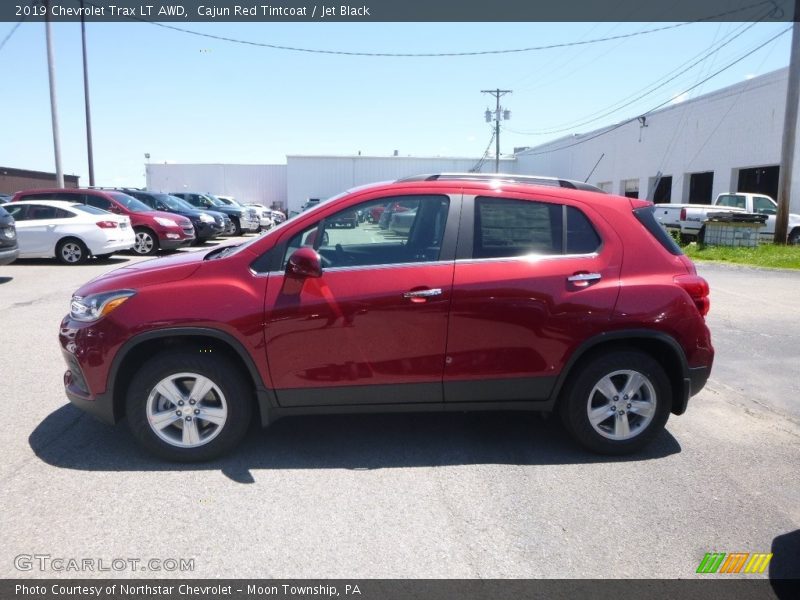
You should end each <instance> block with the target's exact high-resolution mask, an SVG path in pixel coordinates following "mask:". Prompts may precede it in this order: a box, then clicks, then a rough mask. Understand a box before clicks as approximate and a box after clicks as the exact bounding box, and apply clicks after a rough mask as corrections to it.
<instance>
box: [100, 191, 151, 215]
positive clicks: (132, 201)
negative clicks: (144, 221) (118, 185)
mask: <svg viewBox="0 0 800 600" xmlns="http://www.w3.org/2000/svg"><path fill="white" fill-rule="evenodd" d="M106 193H107V194H108V195H109V196H111V197H112V198H113V199H114V200H116V201H117V202H119V203H120V204H121V205H122V206H124V207H125V208H127V209H128V210H132V211H135V212H150V211H152V210H153V209H152V208H150V207H149V206H147V204H145V203H144V202H142V201H141V200H137V199H136V198H134V197H133V196H128V194H123V193H122V192H106Z"/></svg>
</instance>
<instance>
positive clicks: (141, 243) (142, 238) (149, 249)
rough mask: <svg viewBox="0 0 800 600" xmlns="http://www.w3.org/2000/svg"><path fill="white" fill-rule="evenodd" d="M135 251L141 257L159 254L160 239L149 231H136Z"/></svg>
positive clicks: (140, 229) (142, 229)
mask: <svg viewBox="0 0 800 600" xmlns="http://www.w3.org/2000/svg"><path fill="white" fill-rule="evenodd" d="M133 251H134V253H135V254H138V255H139V256H149V255H151V254H155V253H156V252H158V237H156V234H155V233H153V232H152V231H150V230H149V229H144V228H139V229H137V230H136V242H135V243H134V245H133Z"/></svg>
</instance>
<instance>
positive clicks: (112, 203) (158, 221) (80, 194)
mask: <svg viewBox="0 0 800 600" xmlns="http://www.w3.org/2000/svg"><path fill="white" fill-rule="evenodd" d="M44 199H47V200H68V201H69V202H82V203H83V204H90V205H91V206H94V207H96V208H100V209H102V210H107V211H108V212H112V213H116V214H118V215H126V216H128V217H130V220H131V225H132V226H133V230H134V232H135V233H136V244H135V245H134V247H133V251H134V253H136V254H139V255H142V256H145V255H149V254H155V253H156V252H157V251H158V250H174V249H175V248H180V247H181V246H188V245H189V244H191V243H192V241H194V238H195V231H194V226H193V225H192V222H191V221H190V220H189V219H187V218H186V217H181V216H180V215H176V214H174V213H168V212H161V211H157V210H153V209H152V208H150V207H149V206H147V205H146V204H145V203H144V202H142V201H140V200H137V199H136V198H134V197H132V196H128V195H127V194H123V193H122V192H117V191H113V190H101V189H81V188H54V189H45V190H27V191H23V192H17V193H16V194H14V198H13V199H12V200H11V201H12V202H16V201H17V200H44Z"/></svg>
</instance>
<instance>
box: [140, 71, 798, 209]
mask: <svg viewBox="0 0 800 600" xmlns="http://www.w3.org/2000/svg"><path fill="white" fill-rule="evenodd" d="M787 79H788V69H787V68H784V69H780V70H778V71H773V72H771V73H768V74H766V75H762V76H760V77H755V78H753V79H749V80H747V81H744V82H742V83H738V84H736V85H732V86H730V87H727V88H723V89H721V90H717V91H715V92H711V93H709V94H705V95H703V96H698V97H697V98H694V99H692V100H687V101H684V102H680V103H677V104H673V105H671V106H669V107H667V108H663V109H661V110H658V111H655V112H653V113H651V114H649V115H647V116H646V117H644V118H642V119H636V118H635V117H636V115H629V118H628V119H625V121H621V122H620V123H618V124H616V125H611V126H608V127H605V128H602V129H598V130H595V131H592V132H589V133H584V134H575V135H572V136H568V137H564V138H561V139H558V140H555V141H552V142H548V143H546V144H543V145H541V146H537V147H535V148H527V149H525V150H523V151H520V152H518V153H517V154H516V155H515V157H514V158H508V159H502V160H501V165H500V170H501V171H502V172H508V173H517V174H531V175H549V176H555V177H563V178H567V179H576V180H579V181H584V180H586V179H587V177H588V181H589V183H592V184H594V185H597V186H598V187H600V188H603V189H605V190H606V191H609V192H612V193H615V194H622V195H628V196H636V197H638V198H647V199H649V200H654V201H656V202H670V201H671V202H698V203H708V202H710V201H711V200H712V199H713V198H714V197H716V195H717V194H719V193H722V192H727V191H747V192H761V193H766V194H768V195H770V196H772V197H773V198H775V197H776V194H777V188H778V172H779V168H778V164H779V161H780V151H781V138H782V135H783V120H784V112H785V111H784V109H785V104H786V86H787ZM520 108H521V109H523V110H524V107H520ZM631 117H633V120H631V122H626V121H628V120H630V118H631ZM477 163H478V160H477V159H476V158H474V157H473V158H442V157H404V156H301V155H292V156H287V157H286V164H285V165H219V164H216V165H202V164H191V165H188V164H183V165H181V164H148V165H146V168H147V187H148V189H153V190H161V191H173V192H174V191H189V190H193V191H200V192H211V193H214V194H222V195H230V196H235V197H236V198H238V199H240V200H244V201H249V202H260V203H262V204H266V205H279V206H281V207H283V208H288V210H289V211H296V210H299V208H300V206H302V204H303V203H304V202H305V201H306V200H308V199H309V198H320V199H325V198H328V197H330V196H333V195H335V194H338V193H340V192H342V191H345V190H347V189H349V188H352V187H355V186H358V185H362V184H366V183H371V182H376V181H386V180H393V179H399V178H402V177H408V176H411V175H419V174H422V173H441V172H464V171H470V170H472V169H474V168H475V167H476V164H477ZM480 170H482V171H493V170H494V161H493V160H492V159H489V160H487V161H485V162H483V163H482V166H481V169H480ZM794 173H795V176H794V185H793V191H792V198H791V207H792V212H800V151H795V165H794Z"/></svg>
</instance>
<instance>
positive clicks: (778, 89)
mask: <svg viewBox="0 0 800 600" xmlns="http://www.w3.org/2000/svg"><path fill="white" fill-rule="evenodd" d="M787 77H788V69H780V70H778V71H773V72H771V73H768V74H766V75H762V76H760V77H755V78H753V79H750V80H748V81H745V82H742V83H739V84H736V85H733V86H730V87H727V88H723V89H721V90H718V91H716V92H713V93H710V94H706V95H704V96H700V97H698V98H695V99H693V100H689V101H686V102H682V103H679V104H675V105H673V106H670V107H668V108H665V109H662V110H660V111H657V112H654V113H652V114H651V115H649V116H647V119H646V125H647V126H646V127H640V123H639V122H638V121H633V122H632V123H628V124H626V125H623V126H621V127H619V128H617V129H614V130H613V131H610V132H609V133H605V134H603V135H599V136H598V137H596V139H590V140H589V141H586V142H584V143H581V144H578V145H575V146H573V147H570V148H564V147H565V146H568V145H570V144H573V143H575V142H581V141H582V140H586V139H588V138H592V137H594V136H597V135H598V134H602V133H603V132H604V131H606V130H609V129H612V127H608V128H604V129H598V130H596V131H593V132H589V133H586V134H582V135H578V136H573V137H566V138H561V139H560V140H556V141H554V142H549V143H547V144H544V145H541V146H538V147H536V148H531V149H530V150H526V151H523V152H522V153H520V154H518V155H517V172H518V173H525V174H539V175H551V176H556V177H565V178H569V179H578V180H581V181H583V180H584V179H586V177H587V176H588V175H589V173H590V172H591V170H592V168H593V167H594V165H595V163H597V161H598V159H600V157H601V156H603V158H602V160H600V163H599V164H598V165H597V168H596V169H595V171H594V173H593V174H592V176H591V177H590V179H589V183H592V184H594V185H601V184H603V187H607V186H608V185H609V184H610V187H611V191H612V192H613V193H616V194H622V193H624V183H625V181H626V180H631V179H635V180H638V183H639V197H640V198H645V197H648V191H650V193H652V192H651V187H652V183H653V182H654V180H655V177H656V175H657V174H658V173H659V171H660V172H661V173H662V174H663V176H672V195H671V201H672V202H688V201H689V198H688V186H689V174H691V173H699V172H705V171H713V172H714V183H713V191H712V196H713V197H716V195H717V194H719V193H722V192H727V191H731V190H735V189H736V186H737V183H738V180H737V177H736V175H737V173H738V170H739V169H743V168H750V167H761V166H772V165H777V164H778V163H779V161H780V150H781V139H782V135H783V120H784V109H785V106H786V85H787ZM559 148H563V149H559ZM793 173H794V177H793V179H794V181H795V183H794V186H793V187H794V190H793V193H792V199H791V206H792V212H800V152H798V151H797V150H795V165H794V170H793Z"/></svg>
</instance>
